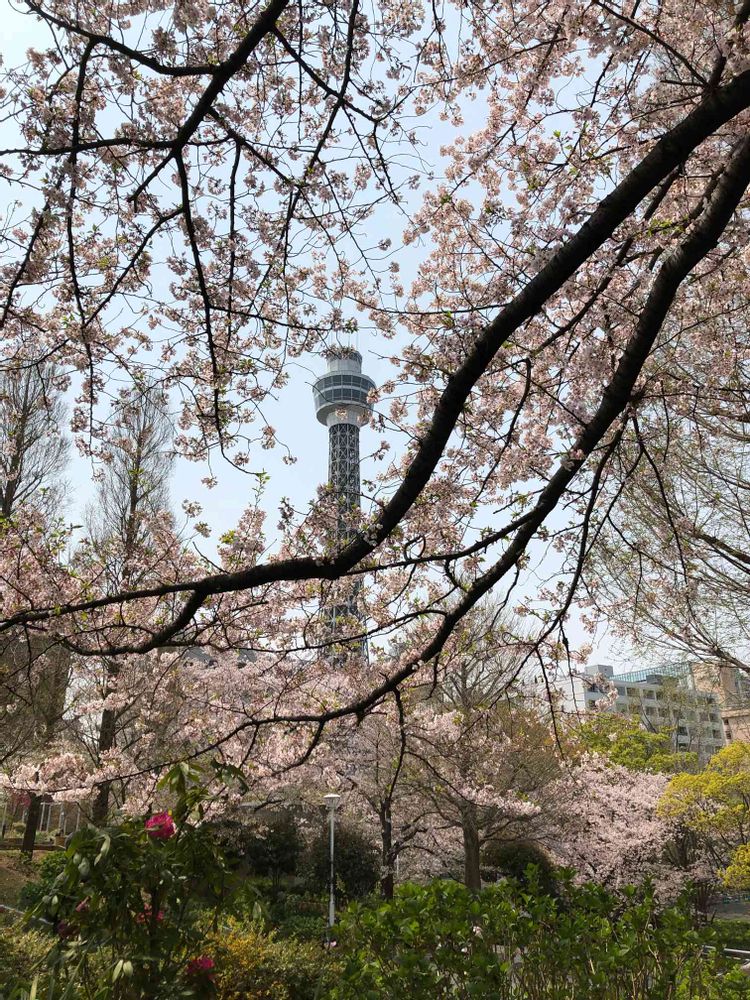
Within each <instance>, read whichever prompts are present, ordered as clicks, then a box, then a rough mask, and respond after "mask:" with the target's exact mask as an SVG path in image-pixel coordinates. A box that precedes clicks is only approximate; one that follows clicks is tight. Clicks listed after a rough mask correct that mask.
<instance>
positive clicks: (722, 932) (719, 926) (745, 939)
mask: <svg viewBox="0 0 750 1000" xmlns="http://www.w3.org/2000/svg"><path fill="white" fill-rule="evenodd" d="M713 929H714V932H715V933H716V937H717V939H718V940H719V941H720V942H721V946H722V948H737V949H738V950H739V951H750V920H740V919H736V920H716V921H715V922H714V924H713Z"/></svg>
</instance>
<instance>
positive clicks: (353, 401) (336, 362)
mask: <svg viewBox="0 0 750 1000" xmlns="http://www.w3.org/2000/svg"><path fill="white" fill-rule="evenodd" d="M374 388H375V383H374V382H373V381H372V379H371V378H368V377H367V375H363V374H362V355H361V354H360V353H359V352H358V351H354V350H351V349H344V348H342V349H340V350H337V351H332V352H331V353H330V354H329V355H328V370H327V371H326V373H325V375H321V377H320V378H319V379H318V380H317V381H316V382H315V383H314V384H313V398H314V400H315V413H316V415H317V417H318V420H319V421H320V422H321V424H323V426H324V427H327V428H328V482H329V484H330V486H331V490H332V492H333V494H334V496H335V497H336V498H337V500H338V505H339V512H340V515H339V519H338V529H337V535H336V541H337V543H338V544H339V545H343V544H344V543H345V542H346V539H347V534H348V532H347V526H346V522H347V515H350V514H351V513H352V511H353V510H354V509H355V508H358V507H359V505H360V496H361V492H362V489H361V486H360V477H359V431H360V428H361V427H362V425H363V424H366V423H367V421H368V420H369V419H370V414H371V413H372V406H371V405H370V403H369V402H368V396H369V394H370V392H371V391H372V390H373V389H374Z"/></svg>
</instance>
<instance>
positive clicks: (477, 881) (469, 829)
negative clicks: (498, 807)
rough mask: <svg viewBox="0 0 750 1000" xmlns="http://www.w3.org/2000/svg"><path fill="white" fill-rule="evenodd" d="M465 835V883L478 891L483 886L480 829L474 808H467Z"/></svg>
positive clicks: (464, 825)
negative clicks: (480, 861)
mask: <svg viewBox="0 0 750 1000" xmlns="http://www.w3.org/2000/svg"><path fill="white" fill-rule="evenodd" d="M462 828H463V835H464V884H465V885H466V888H467V889H471V890H472V891H473V892H478V891H479V890H480V889H481V888H482V875H481V872H480V868H479V830H478V829H477V821H476V815H475V812H474V810H473V809H471V808H469V809H467V810H466V812H465V813H464V816H463V822H462Z"/></svg>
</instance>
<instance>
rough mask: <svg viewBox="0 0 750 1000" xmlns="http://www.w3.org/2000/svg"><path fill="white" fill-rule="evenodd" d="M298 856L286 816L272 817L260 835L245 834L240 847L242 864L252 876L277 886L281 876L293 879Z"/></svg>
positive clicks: (298, 844) (298, 846)
mask: <svg viewBox="0 0 750 1000" xmlns="http://www.w3.org/2000/svg"><path fill="white" fill-rule="evenodd" d="M301 852H302V841H301V840H300V836H299V832H298V830H297V824H296V822H295V821H294V818H293V817H292V816H290V815H288V814H283V815H280V816H275V817H274V818H273V819H271V820H270V821H269V822H268V823H267V824H266V826H265V830H264V832H263V833H262V834H261V833H252V834H249V835H248V836H247V837H246V839H245V841H244V843H243V845H242V853H243V860H244V861H245V863H246V864H247V865H248V868H249V870H250V872H251V873H252V874H253V875H265V876H267V877H269V878H271V880H272V881H273V883H274V885H279V883H280V881H281V877H282V876H283V875H293V874H294V873H295V872H296V871H297V864H298V861H299V858H300V855H301Z"/></svg>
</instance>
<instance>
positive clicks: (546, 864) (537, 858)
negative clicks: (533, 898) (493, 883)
mask: <svg viewBox="0 0 750 1000" xmlns="http://www.w3.org/2000/svg"><path fill="white" fill-rule="evenodd" d="M482 863H483V865H485V866H486V867H487V868H488V869H490V872H491V873H493V874H495V875H501V876H504V877H505V878H511V879H515V880H516V881H517V882H520V883H521V884H526V883H527V881H528V879H529V877H530V873H529V872H528V869H529V866H533V868H534V876H533V877H535V878H536V881H537V884H538V885H539V888H540V889H541V890H542V892H544V893H546V894H547V895H549V896H554V895H556V893H557V869H556V866H555V865H554V864H553V862H552V859H551V858H550V856H549V855H548V854H547V852H546V851H545V850H544V849H543V848H541V847H539V845H538V844H534V843H532V842H530V841H523V840H522V841H516V842H514V843H503V842H502V841H492V842H490V843H489V844H487V845H486V847H485V848H484V851H483V852H482Z"/></svg>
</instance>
